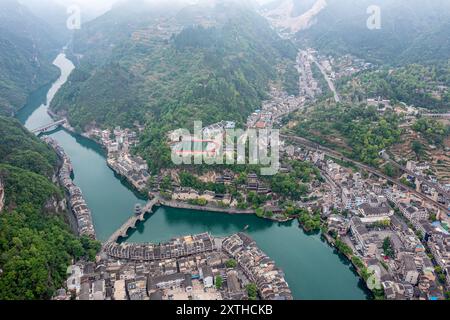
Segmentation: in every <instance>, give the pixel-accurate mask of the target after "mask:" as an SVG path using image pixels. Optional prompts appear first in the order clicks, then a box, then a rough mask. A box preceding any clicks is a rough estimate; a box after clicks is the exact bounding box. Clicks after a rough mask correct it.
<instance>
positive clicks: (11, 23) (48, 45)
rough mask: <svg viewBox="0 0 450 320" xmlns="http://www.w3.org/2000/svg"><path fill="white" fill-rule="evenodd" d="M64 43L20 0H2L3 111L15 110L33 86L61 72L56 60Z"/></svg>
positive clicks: (0, 87)
mask: <svg viewBox="0 0 450 320" xmlns="http://www.w3.org/2000/svg"><path fill="white" fill-rule="evenodd" d="M61 46H62V45H61V44H60V43H58V42H57V41H55V40H54V39H53V37H52V31H51V28H49V27H48V26H47V25H46V23H45V22H44V21H42V20H39V19H38V18H36V17H35V16H33V15H32V14H31V12H30V11H29V10H28V9H27V8H25V7H24V6H22V5H20V4H18V2H17V1H16V0H2V1H1V2H0V114H6V115H11V114H13V113H14V112H16V111H17V110H18V109H19V108H21V107H22V106H23V105H24V104H25V102H26V98H27V96H28V95H29V94H30V93H31V92H32V91H33V90H36V89H37V88H39V87H40V86H42V85H44V84H46V83H48V82H50V81H52V80H53V79H55V78H56V77H57V76H58V71H57V69H56V68H55V67H54V66H53V65H52V60H53V59H54V58H55V57H56V54H57V52H58V49H59V48H60V47H61Z"/></svg>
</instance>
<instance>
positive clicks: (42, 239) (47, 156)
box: [0, 116, 98, 300]
mask: <svg viewBox="0 0 450 320" xmlns="http://www.w3.org/2000/svg"><path fill="white" fill-rule="evenodd" d="M0 136H1V137H2V142H1V144H0V180H1V181H2V184H3V185H4V189H5V207H4V209H3V211H2V212H1V213H0V270H1V272H0V300H11V299H14V300H20V299H26V300H29V299H49V298H50V297H51V296H52V295H53V293H54V291H55V290H56V289H59V288H60V287H61V286H62V284H63V282H64V281H65V276H66V271H67V267H68V266H69V264H70V263H71V261H72V259H80V258H83V257H86V258H91V259H92V258H93V257H94V256H95V252H96V250H98V244H97V243H96V242H92V241H91V240H89V239H77V238H76V237H75V235H73V234H72V233H71V231H70V229H69V227H68V225H67V224H66V222H65V218H64V213H63V212H58V211H60V210H58V209H57V208H56V207H55V203H57V202H59V201H61V200H62V199H63V194H62V190H61V189H60V188H59V187H58V186H56V185H54V184H53V183H52V182H51V176H52V175H53V172H54V171H55V170H56V161H57V159H56V155H55V154H54V153H53V152H52V150H51V149H50V148H49V147H47V146H46V145H45V144H44V143H43V142H41V141H40V140H39V139H37V138H36V137H34V136H33V135H32V134H30V133H28V132H26V130H25V129H24V128H23V127H22V126H21V125H20V124H19V122H17V121H16V120H14V119H11V118H5V117H1V116H0Z"/></svg>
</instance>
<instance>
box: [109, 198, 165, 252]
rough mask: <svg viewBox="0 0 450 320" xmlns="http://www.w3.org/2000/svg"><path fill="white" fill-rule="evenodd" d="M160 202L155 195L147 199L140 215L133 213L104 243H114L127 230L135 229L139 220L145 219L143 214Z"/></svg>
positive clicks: (124, 234)
mask: <svg viewBox="0 0 450 320" xmlns="http://www.w3.org/2000/svg"><path fill="white" fill-rule="evenodd" d="M159 204H160V198H159V197H155V198H154V199H153V200H151V201H149V202H148V203H147V204H146V205H145V207H144V208H143V209H142V211H141V214H140V215H133V216H132V217H130V219H128V220H127V221H126V222H125V223H124V224H123V225H122V226H121V227H120V228H119V229H117V231H116V232H114V233H113V234H112V235H111V237H109V239H108V241H106V243H105V244H110V243H116V242H117V241H118V240H119V238H126V237H128V230H130V229H135V228H136V225H137V223H138V222H139V221H145V215H146V214H147V213H152V212H153V207H154V206H157V205H159Z"/></svg>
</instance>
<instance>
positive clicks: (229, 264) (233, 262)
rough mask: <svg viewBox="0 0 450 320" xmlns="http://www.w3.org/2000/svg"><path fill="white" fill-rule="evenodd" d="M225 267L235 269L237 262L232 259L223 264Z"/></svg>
mask: <svg viewBox="0 0 450 320" xmlns="http://www.w3.org/2000/svg"><path fill="white" fill-rule="evenodd" d="M225 265H226V266H227V268H230V269H233V268H236V267H237V261H236V260H234V259H230V260H228V261H227V262H226V263H225Z"/></svg>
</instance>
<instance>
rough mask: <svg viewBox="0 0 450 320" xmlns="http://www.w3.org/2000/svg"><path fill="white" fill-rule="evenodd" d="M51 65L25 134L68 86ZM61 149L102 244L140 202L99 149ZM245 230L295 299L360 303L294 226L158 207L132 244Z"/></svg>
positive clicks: (63, 134) (354, 287)
mask: <svg viewBox="0 0 450 320" xmlns="http://www.w3.org/2000/svg"><path fill="white" fill-rule="evenodd" d="M54 64H55V65H56V66H57V67H58V68H59V69H61V76H60V78H59V79H58V80H57V81H55V83H53V84H52V85H49V86H46V87H43V88H41V89H40V90H38V91H36V92H34V93H33V94H31V95H30V97H29V99H28V102H27V104H26V105H25V106H24V108H23V109H22V110H21V111H20V112H19V114H18V115H17V118H18V119H19V120H20V121H21V122H22V123H23V124H24V125H25V126H26V127H27V128H29V129H34V128H38V127H40V126H43V125H46V124H48V123H51V122H52V119H51V117H50V116H49V115H48V113H47V111H48V106H49V104H50V102H51V100H52V99H53V97H54V96H55V94H56V92H57V91H58V90H59V88H61V86H62V85H63V84H64V83H65V82H66V81H67V77H68V76H69V75H70V73H71V71H72V70H73V69H74V65H73V64H72V63H71V61H69V60H68V59H67V58H66V56H65V55H64V54H60V55H59V56H58V57H57V58H56V60H55V62H54ZM48 134H49V135H50V136H51V137H53V138H54V139H56V140H57V141H58V142H59V144H60V145H61V146H62V147H63V148H64V149H65V151H66V153H67V154H68V155H69V157H70V158H71V160H72V164H73V167H74V174H75V183H76V184H77V185H78V186H79V187H80V188H81V189H82V191H83V194H84V196H85V199H86V201H87V203H88V205H89V207H90V208H91V211H92V216H93V220H94V225H95V229H96V233H97V237H98V238H99V239H100V240H106V239H107V238H108V237H109V236H110V235H111V234H112V233H113V232H114V231H115V230H116V229H117V228H119V227H120V226H121V225H122V223H123V222H125V221H126V220H127V219H128V218H129V216H130V215H131V214H132V212H133V208H134V206H135V204H136V203H144V202H145V200H144V199H139V197H138V196H137V195H136V194H135V193H134V192H133V191H132V190H131V189H130V188H129V187H128V186H127V184H126V183H124V182H123V181H122V180H121V179H120V178H119V177H118V176H117V175H115V174H114V172H113V171H112V170H111V169H109V168H108V166H107V165H106V158H105V154H104V152H103V150H102V148H101V147H100V146H99V145H98V144H96V143H94V142H92V141H90V140H88V139H86V138H83V137H80V136H78V135H75V134H72V133H70V132H67V131H65V130H63V129H59V130H56V131H54V132H50V133H48ZM247 225H248V226H250V227H249V229H248V231H247V232H248V233H249V235H250V236H251V237H253V238H254V239H255V240H256V242H257V243H258V245H259V246H260V247H261V249H262V250H263V251H264V252H266V253H267V254H268V255H269V256H270V257H272V258H273V259H274V260H275V262H276V263H277V265H278V266H279V267H280V268H282V269H283V270H284V272H285V273H286V280H287V281H288V283H289V285H290V287H291V289H292V293H293V295H294V297H295V298H296V299H307V300H310V299H319V300H327V299H341V300H363V299H367V298H369V295H368V293H367V291H366V290H365V289H364V285H363V283H362V281H361V280H360V279H359V277H358V276H357V275H356V274H355V272H354V271H353V269H352V267H351V266H350V264H349V263H348V262H347V261H346V260H345V259H344V258H342V257H341V256H340V255H338V254H337V253H336V252H335V251H334V250H333V248H331V247H330V246H328V245H327V244H326V243H325V242H324V241H323V240H322V239H321V237H320V236H319V235H307V234H306V233H304V232H303V231H302V229H301V228H299V225H298V222H296V221H292V222H289V223H274V222H270V221H266V220H262V219H259V218H257V217H256V216H237V215H236V216H232V215H227V214H218V213H207V212H197V211H190V210H180V209H169V208H160V209H159V210H157V211H156V212H155V213H154V214H153V215H151V216H150V217H149V218H148V219H147V221H146V222H145V223H142V224H140V225H139V228H138V229H137V230H136V231H133V232H132V233H130V238H129V239H128V241H131V242H161V241H165V240H169V239H170V238H172V237H175V236H180V235H186V234H195V233H201V232H205V231H209V232H211V233H212V234H213V235H216V236H225V235H230V234H232V233H235V232H238V231H242V230H243V229H244V228H245V226H247Z"/></svg>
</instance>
